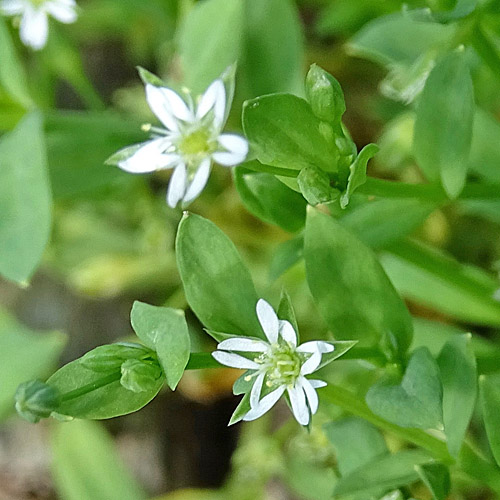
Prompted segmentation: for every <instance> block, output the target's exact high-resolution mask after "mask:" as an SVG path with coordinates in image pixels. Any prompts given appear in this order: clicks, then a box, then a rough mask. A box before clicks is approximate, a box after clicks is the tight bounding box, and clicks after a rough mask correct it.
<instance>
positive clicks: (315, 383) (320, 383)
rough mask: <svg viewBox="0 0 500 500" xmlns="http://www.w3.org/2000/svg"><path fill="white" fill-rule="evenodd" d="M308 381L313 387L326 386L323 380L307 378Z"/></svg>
mask: <svg viewBox="0 0 500 500" xmlns="http://www.w3.org/2000/svg"><path fill="white" fill-rule="evenodd" d="M308 382H309V383H310V384H311V385H312V386H313V387H314V388H315V389H319V388H320V387H326V386H327V385H328V384H327V383H326V382H324V381H323V380H308Z"/></svg>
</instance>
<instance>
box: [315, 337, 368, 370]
mask: <svg viewBox="0 0 500 500" xmlns="http://www.w3.org/2000/svg"><path fill="white" fill-rule="evenodd" d="M328 343H329V344H332V345H333V346H334V347H335V349H334V350H333V351H332V352H326V353H324V354H322V356H321V363H320V365H319V366H318V368H317V369H316V370H319V369H320V368H323V367H324V366H326V365H329V364H330V363H331V362H332V361H334V360H336V359H337V358H340V356H343V355H344V354H345V353H346V352H347V351H349V350H350V349H352V348H353V347H354V346H355V345H356V344H357V343H358V341H357V340H336V341H328Z"/></svg>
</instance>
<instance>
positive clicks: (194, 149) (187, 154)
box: [107, 70, 248, 207]
mask: <svg viewBox="0 0 500 500" xmlns="http://www.w3.org/2000/svg"><path fill="white" fill-rule="evenodd" d="M141 76H142V77H143V80H145V83H146V99H147V101H148V104H149V107H150V108H151V111H153V113H154V114H155V115H156V117H157V118H158V119H159V120H160V121H161V123H162V124H163V127H164V128H159V127H152V126H150V125H148V126H146V130H147V131H150V132H152V134H153V137H152V138H151V140H149V141H146V142H143V143H141V144H136V145H134V146H129V147H127V148H124V149H122V150H121V151H118V153H116V154H115V155H113V156H112V157H111V158H110V159H109V160H108V161H107V163H108V164H116V165H118V166H119V167H120V168H121V169H123V170H125V171H127V172H132V173H136V174H140V173H147V172H153V171H155V170H163V169H173V173H172V177H171V179H170V184H169V186H168V191H167V203H168V204H169V205H170V206H171V207H175V206H177V204H178V203H179V202H181V201H182V203H183V204H184V205H187V204H188V203H190V202H191V201H193V200H194V199H195V198H196V197H198V195H199V194H200V193H201V191H202V190H203V188H204V187H205V185H206V183H207V181H208V177H209V175H210V169H211V166H212V162H213V161H215V162H217V163H219V164H220V165H222V166H225V167H232V166H235V165H238V164H239V163H242V162H243V161H244V160H245V158H246V156H247V153H248V143H247V141H246V140H245V139H244V138H243V137H241V136H239V135H236V134H222V133H221V132H222V129H223V128H224V125H225V122H226V119H227V115H228V113H229V108H230V106H231V99H232V95H231V92H227V91H226V87H225V86H224V82H223V80H222V78H218V79H217V80H215V81H214V82H212V83H211V84H210V85H209V87H208V88H207V89H206V91H205V92H204V94H203V95H202V96H201V97H200V98H199V100H198V101H197V103H194V102H193V99H192V98H191V96H190V95H189V94H188V93H187V94H186V96H185V97H186V99H184V98H183V97H182V96H181V95H179V94H178V93H177V92H174V91H173V90H172V89H169V88H168V87H165V86H160V85H158V83H159V82H160V80H159V79H158V82H157V81H156V80H155V78H156V77H154V75H151V74H150V73H147V72H145V71H144V70H142V74H141ZM228 94H229V95H228Z"/></svg>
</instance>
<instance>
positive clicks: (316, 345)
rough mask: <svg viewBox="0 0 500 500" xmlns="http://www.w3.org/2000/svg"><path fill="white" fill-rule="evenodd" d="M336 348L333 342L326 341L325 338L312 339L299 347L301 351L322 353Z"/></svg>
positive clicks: (298, 349)
mask: <svg viewBox="0 0 500 500" xmlns="http://www.w3.org/2000/svg"><path fill="white" fill-rule="evenodd" d="M334 349H335V346H334V345H333V344H330V343H329V342H324V341H323V340H311V341H310V342H304V343H303V344H300V346H299V347H297V351H299V352H315V351H319V352H320V353H321V354H323V353H325V352H332V351H333V350H334Z"/></svg>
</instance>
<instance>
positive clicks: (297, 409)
mask: <svg viewBox="0 0 500 500" xmlns="http://www.w3.org/2000/svg"><path fill="white" fill-rule="evenodd" d="M299 380H300V379H299ZM297 382H298V381H297ZM288 395H289V396H290V403H291V405H292V412H293V416H294V417H295V419H296V420H297V422H298V423H299V424H300V425H307V424H308V423H309V408H308V407H307V404H306V396H305V393H304V389H303V387H302V385H301V384H300V383H296V384H295V387H292V388H291V389H288Z"/></svg>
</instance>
